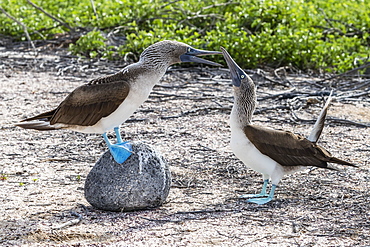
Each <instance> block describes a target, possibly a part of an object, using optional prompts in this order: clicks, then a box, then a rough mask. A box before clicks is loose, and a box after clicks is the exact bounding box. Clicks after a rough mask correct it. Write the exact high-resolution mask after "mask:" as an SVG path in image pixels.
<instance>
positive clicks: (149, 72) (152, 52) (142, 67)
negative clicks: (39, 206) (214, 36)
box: [16, 40, 221, 164]
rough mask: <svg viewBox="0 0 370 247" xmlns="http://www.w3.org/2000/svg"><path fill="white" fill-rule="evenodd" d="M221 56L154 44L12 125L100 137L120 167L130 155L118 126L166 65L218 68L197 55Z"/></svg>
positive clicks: (176, 44) (182, 46)
mask: <svg viewBox="0 0 370 247" xmlns="http://www.w3.org/2000/svg"><path fill="white" fill-rule="evenodd" d="M214 54H221V52H217V51H205V50H198V49H195V48H193V47H191V46H189V45H187V44H184V43H181V42H177V41H168V40H166V41H161V42H157V43H155V44H153V45H151V46H149V47H148V48H147V49H145V50H144V51H143V53H142V54H141V55H140V60H139V62H137V63H134V64H131V65H128V66H127V67H125V68H124V69H123V70H121V71H120V72H118V73H116V74H114V75H109V76H106V77H101V78H98V79H95V80H92V81H90V82H89V83H87V84H85V85H82V86H80V87H78V88H76V89H75V90H74V91H73V92H72V93H70V94H69V95H68V96H67V97H66V99H65V100H64V101H62V103H60V105H59V106H58V107H57V108H56V109H54V110H51V111H48V112H45V113H42V114H40V115H37V116H35V117H31V118H27V119H25V120H23V121H21V122H20V123H18V124H16V125H17V126H20V127H22V128H25V129H36V130H55V129H70V130H74V131H78V132H83V133H100V134H102V135H103V137H104V140H105V141H106V143H107V145H108V147H109V149H110V152H111V153H112V156H113V157H114V159H115V160H116V162H117V163H119V164H122V163H123V162H125V160H126V159H127V158H128V157H129V156H130V154H131V151H132V149H131V145H130V143H129V142H123V141H122V138H121V134H120V130H119V126H120V125H121V124H122V123H123V122H125V121H126V119H127V118H129V117H130V116H131V115H132V114H133V113H134V111H135V110H136V109H137V108H138V107H139V106H140V105H141V104H142V103H143V102H144V101H145V100H146V99H147V98H148V97H149V94H150V92H151V90H152V88H153V87H154V85H155V84H157V83H158V82H159V80H160V79H161V78H162V77H163V75H164V74H165V73H166V70H167V68H168V67H169V66H170V65H173V64H176V63H181V62H197V63H204V64H208V65H215V66H220V64H218V63H215V62H211V61H208V60H205V59H202V58H199V57H198V56H202V55H214ZM111 129H114V131H115V133H116V137H117V143H116V144H112V143H111V142H110V141H109V139H108V137H107V134H106V132H107V131H108V130H111Z"/></svg>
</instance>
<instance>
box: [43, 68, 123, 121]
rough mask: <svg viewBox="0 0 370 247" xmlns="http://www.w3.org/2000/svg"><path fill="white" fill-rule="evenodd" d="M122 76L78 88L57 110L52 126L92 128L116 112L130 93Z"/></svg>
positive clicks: (100, 79)
mask: <svg viewBox="0 0 370 247" xmlns="http://www.w3.org/2000/svg"><path fill="white" fill-rule="evenodd" d="M117 75H118V76H117ZM121 76H122V74H115V75H113V76H108V77H103V78H99V79H96V80H93V81H91V82H90V83H88V84H85V85H83V86H80V87H78V88H76V89H75V90H74V91H73V92H72V93H71V94H69V95H68V96H67V98H66V99H65V100H64V101H63V102H62V103H61V104H60V105H59V106H58V108H57V109H56V110H55V113H54V114H53V116H52V117H51V119H50V124H56V123H64V124H70V125H81V126H91V125H94V124H96V123H97V122H98V121H99V120H100V119H101V118H103V117H106V116H108V115H109V114H111V113H112V112H114V111H115V110H116V109H117V108H118V106H119V105H120V104H121V103H122V102H123V101H124V100H125V99H126V97H127V95H128V93H129V91H130V87H129V84H128V83H127V82H126V81H124V80H122V78H120V77H121Z"/></svg>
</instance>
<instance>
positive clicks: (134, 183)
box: [85, 142, 171, 211]
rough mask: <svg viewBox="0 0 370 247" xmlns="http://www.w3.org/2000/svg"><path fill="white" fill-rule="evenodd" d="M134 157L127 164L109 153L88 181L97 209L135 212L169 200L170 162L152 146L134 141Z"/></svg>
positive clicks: (88, 196) (90, 197)
mask: <svg viewBox="0 0 370 247" xmlns="http://www.w3.org/2000/svg"><path fill="white" fill-rule="evenodd" d="M131 144H132V151H133V153H132V154H131V156H130V157H129V158H128V159H127V160H126V161H125V162H124V163H123V164H121V165H120V164H118V163H116V162H115V161H114V159H113V157H112V156H111V154H110V152H109V151H107V152H105V153H104V154H103V155H102V156H101V157H100V159H99V160H98V162H97V163H96V164H95V166H94V167H93V168H92V170H91V171H90V173H89V174H88V175H87V178H86V182H85V198H86V200H87V201H88V202H89V203H90V204H91V205H92V206H94V207H95V208H98V209H102V210H107V211H133V210H140V209H145V208H153V207H158V206H160V205H162V204H163V202H164V201H165V200H166V198H167V196H168V193H169V190H170V184H171V173H170V170H169V166H168V164H167V161H166V160H165V159H164V158H163V157H162V155H161V154H160V153H159V152H157V151H155V150H154V149H153V148H152V147H150V146H149V145H147V144H144V143H142V142H132V143H131Z"/></svg>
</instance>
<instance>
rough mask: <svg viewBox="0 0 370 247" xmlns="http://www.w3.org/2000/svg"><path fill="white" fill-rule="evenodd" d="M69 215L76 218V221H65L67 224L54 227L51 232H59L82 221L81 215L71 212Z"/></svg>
mask: <svg viewBox="0 0 370 247" xmlns="http://www.w3.org/2000/svg"><path fill="white" fill-rule="evenodd" d="M71 215H73V216H76V217H78V218H77V219H73V220H70V221H67V222H65V223H63V224H60V225H58V226H54V227H52V229H53V230H59V229H62V228H65V227H67V226H73V225H77V224H78V223H80V222H81V220H82V215H81V214H79V213H76V212H73V211H72V212H71Z"/></svg>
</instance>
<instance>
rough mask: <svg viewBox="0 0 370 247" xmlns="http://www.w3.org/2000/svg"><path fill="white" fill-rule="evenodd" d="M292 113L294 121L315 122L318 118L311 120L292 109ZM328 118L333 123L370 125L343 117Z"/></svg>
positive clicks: (366, 126) (369, 125) (359, 125)
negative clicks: (298, 114) (301, 116)
mask: <svg viewBox="0 0 370 247" xmlns="http://www.w3.org/2000/svg"><path fill="white" fill-rule="evenodd" d="M291 113H292V116H293V120H294V121H301V122H306V123H313V122H315V121H316V120H313V119H312V120H311V119H303V118H300V117H298V116H297V114H296V113H295V112H294V111H292V112H291ZM326 120H327V121H330V122H331V123H340V124H348V125H355V126H358V127H364V128H368V127H370V124H366V123H358V122H354V121H351V120H347V119H341V118H336V117H327V118H326Z"/></svg>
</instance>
